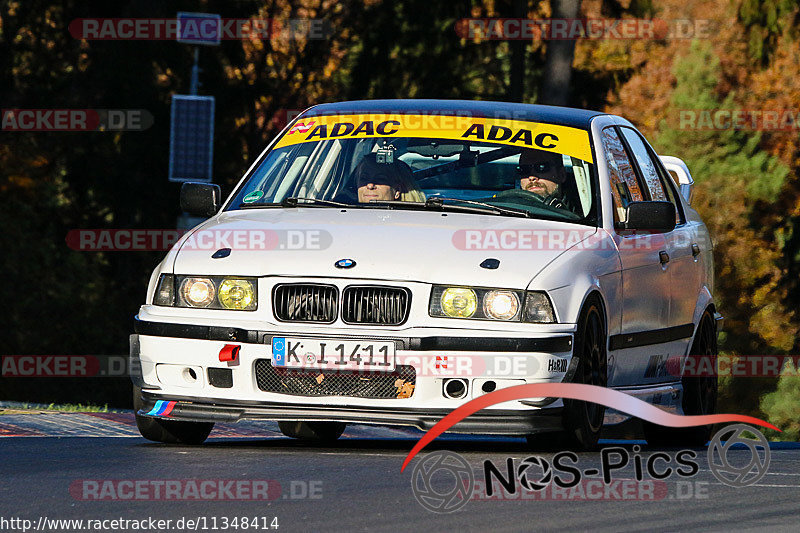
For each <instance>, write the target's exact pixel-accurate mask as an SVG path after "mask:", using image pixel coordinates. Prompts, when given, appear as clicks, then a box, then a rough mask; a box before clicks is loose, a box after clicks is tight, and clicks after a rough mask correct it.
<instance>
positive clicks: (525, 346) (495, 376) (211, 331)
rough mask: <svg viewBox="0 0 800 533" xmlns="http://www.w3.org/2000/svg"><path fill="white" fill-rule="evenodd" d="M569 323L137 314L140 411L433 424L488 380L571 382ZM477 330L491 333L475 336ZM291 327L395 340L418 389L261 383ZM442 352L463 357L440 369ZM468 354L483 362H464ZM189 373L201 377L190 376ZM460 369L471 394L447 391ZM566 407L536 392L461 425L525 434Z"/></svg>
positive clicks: (557, 419)
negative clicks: (383, 324) (369, 390)
mask: <svg viewBox="0 0 800 533" xmlns="http://www.w3.org/2000/svg"><path fill="white" fill-rule="evenodd" d="M565 326H566V328H565V331H562V332H558V333H555V332H551V333H549V334H547V335H542V336H541V337H531V336H530V335H526V336H522V335H521V334H520V333H519V332H514V333H511V334H509V333H507V332H485V331H476V330H459V329H452V330H447V331H433V330H428V329H425V328H409V329H408V330H406V331H402V332H399V331H392V332H388V331H375V330H370V331H368V332H360V331H350V332H343V331H329V332H326V333H325V334H324V335H322V334H321V333H310V332H309V333H295V332H294V331H285V332H284V331H261V330H247V329H241V328H236V327H226V326H204V325H195V324H183V323H169V322H156V321H153V320H149V321H148V320H140V319H139V317H137V318H136V321H135V331H136V334H135V335H132V336H131V370H132V372H131V377H132V379H133V381H134V384H136V385H137V386H138V387H140V388H141V389H142V396H141V399H142V402H143V403H142V405H143V407H142V409H140V410H139V412H138V414H139V415H141V416H156V417H164V418H170V419H175V420H186V421H207V422H235V421H238V420H242V419H254V420H305V421H311V420H320V421H322V420H324V421H340V422H348V423H361V424H377V425H405V426H414V427H417V428H420V429H423V430H427V429H429V428H430V427H432V426H433V425H434V424H435V423H436V422H438V421H439V420H441V419H442V418H443V417H444V416H445V415H447V414H448V413H450V412H451V411H452V410H453V409H455V408H456V407H458V406H460V405H463V404H464V403H466V402H467V401H469V400H471V399H473V398H475V397H477V396H480V395H482V394H484V392H482V391H481V388H482V387H481V384H483V383H485V382H486V381H487V380H491V381H493V382H494V383H496V386H497V388H503V387H507V386H513V385H521V384H525V383H543V382H559V381H563V380H564V378H565V376H567V375H568V374H569V371H570V370H569V369H571V368H572V366H574V363H575V361H572V357H571V355H572V332H571V331H570V330H568V329H567V328H568V327H569V325H565ZM431 333H434V334H431ZM476 333H483V334H484V335H483V336H475V335H476ZM487 333H491V334H487ZM291 335H300V336H317V337H320V336H324V337H325V338H329V337H338V338H346V339H350V340H353V339H371V340H383V341H387V340H392V341H394V343H395V346H396V357H397V358H398V364H400V362H401V361H403V364H408V365H412V366H414V368H415V372H416V382H415V385H414V389H413V394H412V395H411V396H410V397H408V396H401V395H399V394H398V395H397V397H391V398H377V399H376V398H366V397H355V396H314V395H305V396H300V395H293V394H284V393H276V392H266V391H264V390H262V389H260V388H259V383H258V382H257V378H256V375H255V365H256V362H257V361H260V360H265V359H266V360H271V358H272V352H271V343H272V337H273V336H281V337H282V336H291ZM229 344H236V345H238V346H240V351H239V357H238V359H237V360H236V361H234V362H221V361H220V358H219V352H220V350H221V349H222V348H223V347H224V346H225V345H229ZM434 360H436V361H437V364H436V365H435V366H434V365H433V364H432V362H433V361H434ZM441 360H445V361H446V360H449V361H451V363H453V362H455V363H457V364H451V365H450V367H449V368H448V365H442V366H443V368H440V365H439V364H438V361H441ZM461 361H466V362H473V363H475V365H476V366H473V367H469V368H467V367H463V368H462V367H461V364H460V362H461ZM500 363H502V364H500ZM517 363H524V364H520V365H517ZM554 363H555V364H554ZM209 369H225V371H226V372H229V375H230V376H231V377H232V384H226V386H225V387H219V385H218V384H216V383H214V382H213V380H211V379H210V376H209V373H208V370H209ZM188 374H191V375H192V376H194V378H193V379H192V380H188V379H184V377H185V376H187V375H188ZM182 376H183V377H182ZM453 377H456V378H461V379H466V380H467V383H468V384H469V394H467V396H466V397H464V398H462V399H453V398H447V397H445V396H444V395H443V383H444V381H445V380H447V379H451V378H453ZM189 381H191V382H189ZM539 400H542V399H539ZM561 405H562V404H561V400H552V399H550V400H545V401H540V402H539V403H537V402H536V399H532V400H523V401H513V402H505V403H502V404H498V405H495V406H492V407H491V408H487V409H484V410H482V411H480V412H478V413H475V414H474V415H472V416H470V417H468V418H467V419H465V420H464V421H462V422H461V423H459V424H458V425H456V426H455V427H454V428H452V429H451V431H453V432H461V433H481V434H505V435H524V434H530V433H535V432H539V431H552V430H557V429H559V428H560V427H561V409H560V408H561ZM545 406H546V408H545Z"/></svg>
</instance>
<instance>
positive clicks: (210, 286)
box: [181, 278, 216, 307]
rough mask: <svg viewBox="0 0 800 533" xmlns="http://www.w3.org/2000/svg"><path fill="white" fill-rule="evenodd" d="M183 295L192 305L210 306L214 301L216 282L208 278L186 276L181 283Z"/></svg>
mask: <svg viewBox="0 0 800 533" xmlns="http://www.w3.org/2000/svg"><path fill="white" fill-rule="evenodd" d="M181 295H182V296H183V299H184V300H185V301H186V303H188V304H189V305H191V306H192V307H208V306H209V305H210V304H211V302H213V301H214V296H215V295H216V289H214V282H212V281H211V280H210V279H207V278H186V279H185V280H183V283H181Z"/></svg>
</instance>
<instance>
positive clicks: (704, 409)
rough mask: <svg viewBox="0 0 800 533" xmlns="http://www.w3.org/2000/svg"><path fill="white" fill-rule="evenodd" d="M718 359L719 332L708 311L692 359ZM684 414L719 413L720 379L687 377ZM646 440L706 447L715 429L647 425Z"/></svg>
mask: <svg viewBox="0 0 800 533" xmlns="http://www.w3.org/2000/svg"><path fill="white" fill-rule="evenodd" d="M693 355H695V356H708V355H713V356H716V355H717V332H716V327H715V326H714V319H713V318H712V317H711V313H710V312H709V311H706V312H705V313H703V317H702V318H701V319H700V325H699V327H698V329H697V334H696V335H695V339H694V342H693V343H692V349H691V351H690V352H689V356H690V357H691V356H693ZM681 385H683V413H684V414H686V415H710V414H714V412H715V411H716V409H717V377H716V376H703V377H693V376H684V377H682V378H681ZM643 429H644V437H645V439H647V443H648V444H649V445H651V446H665V447H676V446H704V445H705V444H706V443H707V442H708V441H709V439H710V438H711V432H712V430H713V429H714V426H713V425H711V426H697V427H693V428H671V427H665V426H659V425H658V424H652V423H650V422H644V423H643Z"/></svg>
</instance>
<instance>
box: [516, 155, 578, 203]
mask: <svg viewBox="0 0 800 533" xmlns="http://www.w3.org/2000/svg"><path fill="white" fill-rule="evenodd" d="M517 174H518V175H519V188H520V189H522V190H525V191H529V192H532V193H533V194H535V195H537V196H539V197H540V198H541V199H542V201H544V203H546V204H547V205H551V206H553V207H562V208H563V207H564V204H563V197H564V191H563V185H564V182H565V181H566V180H567V176H566V172H565V170H564V163H563V161H562V159H561V154H556V153H553V152H546V151H544V150H534V149H526V150H525V151H523V152H522V154H521V155H520V156H519V165H518V166H517Z"/></svg>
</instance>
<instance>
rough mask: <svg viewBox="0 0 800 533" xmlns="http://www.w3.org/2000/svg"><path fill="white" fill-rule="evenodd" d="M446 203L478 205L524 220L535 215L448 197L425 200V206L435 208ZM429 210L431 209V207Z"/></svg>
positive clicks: (522, 210)
mask: <svg viewBox="0 0 800 533" xmlns="http://www.w3.org/2000/svg"><path fill="white" fill-rule="evenodd" d="M444 202H459V203H462V204H468V205H477V206H480V207H483V208H485V209H491V210H492V211H494V212H495V213H502V214H503V215H511V216H517V217H523V218H531V217H532V216H533V215H531V213H530V212H529V211H526V210H524V209H514V208H513V207H500V206H497V205H494V204H490V203H487V202H476V201H475V200H462V199H460V198H449V197H447V196H433V197H431V198H428V199H427V200H425V204H426V206H427V204H432V205H435V206H443V205H444ZM428 209H431V208H430V207H429V208H428Z"/></svg>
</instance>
